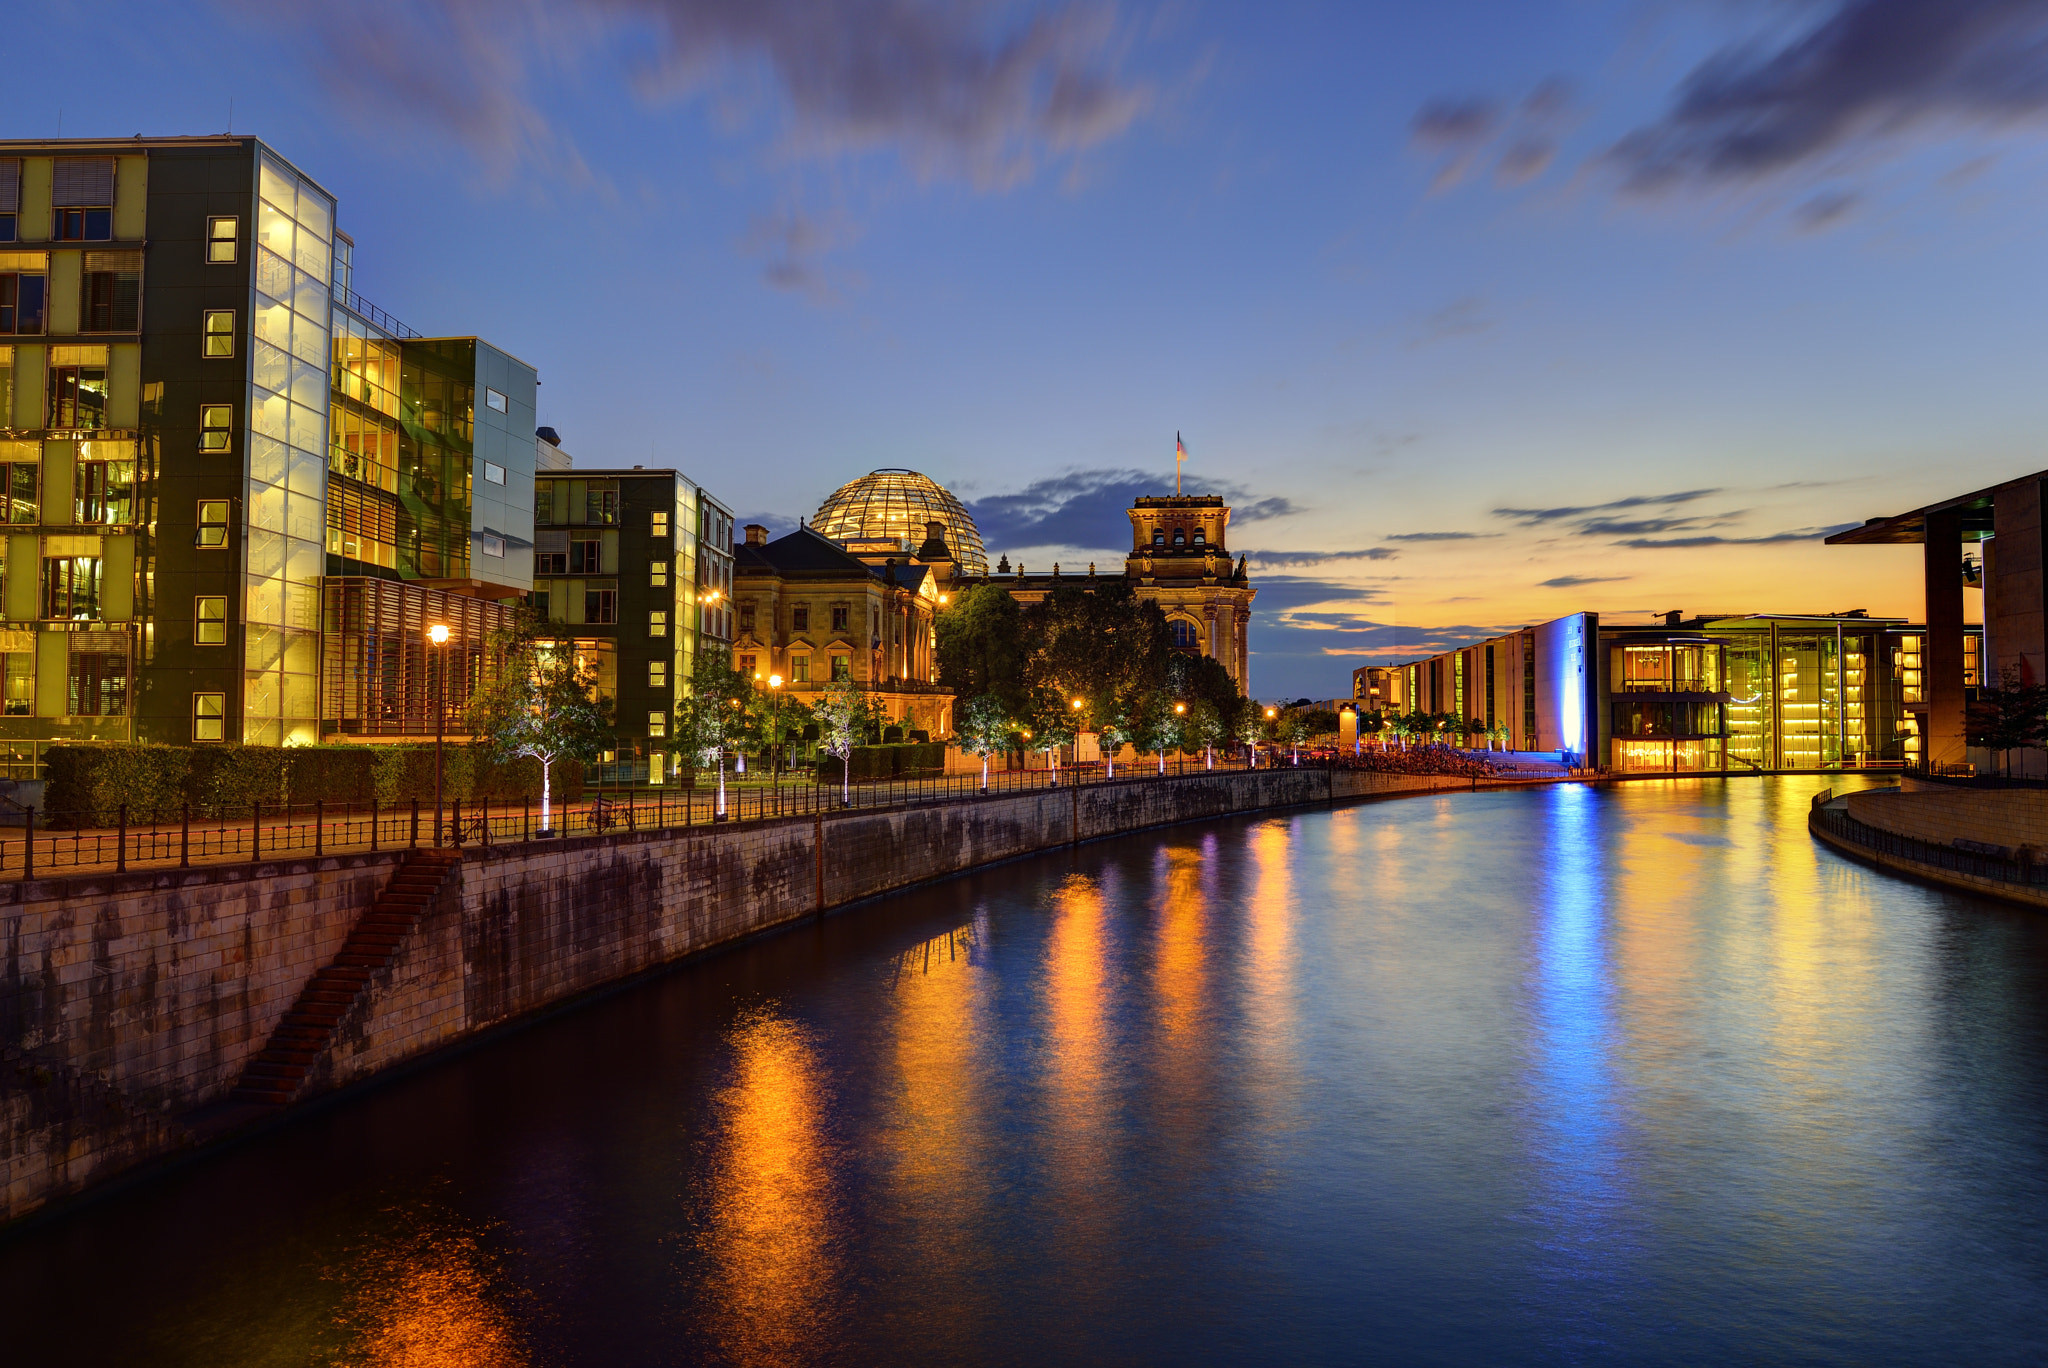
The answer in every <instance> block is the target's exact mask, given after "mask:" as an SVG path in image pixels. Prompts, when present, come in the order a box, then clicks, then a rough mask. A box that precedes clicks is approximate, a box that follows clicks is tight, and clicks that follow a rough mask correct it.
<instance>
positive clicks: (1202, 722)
mask: <svg viewBox="0 0 2048 1368" xmlns="http://www.w3.org/2000/svg"><path fill="white" fill-rule="evenodd" d="M1229 736H1230V733H1229V732H1227V731H1225V730H1224V727H1223V714H1222V712H1221V710H1219V709H1218V708H1217V706H1216V705H1215V704H1214V703H1212V702H1210V701H1209V700H1208V699H1206V698H1198V699H1196V700H1195V701H1194V702H1192V703H1190V704H1188V710H1187V711H1186V712H1185V713H1182V714H1181V716H1180V743H1181V747H1182V749H1186V748H1187V747H1189V746H1200V747H1201V748H1202V764H1203V768H1204V769H1215V768H1216V746H1217V744H1218V743H1219V742H1222V741H1226V740H1228V739H1229Z"/></svg>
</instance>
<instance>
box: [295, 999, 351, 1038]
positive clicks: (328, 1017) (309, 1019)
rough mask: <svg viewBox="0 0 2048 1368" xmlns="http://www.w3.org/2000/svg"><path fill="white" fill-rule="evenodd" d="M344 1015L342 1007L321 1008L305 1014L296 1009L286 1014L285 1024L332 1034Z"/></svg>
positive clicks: (315, 1008)
mask: <svg viewBox="0 0 2048 1368" xmlns="http://www.w3.org/2000/svg"><path fill="white" fill-rule="evenodd" d="M342 1014H343V1009H342V1008H340V1007H327V1006H321V1007H314V1008H312V1009H311V1010H309V1011H303V1012H302V1011H300V1010H299V1009H298V1008H296V1007H294V1008H292V1010H291V1011H289V1012H286V1013H285V1014H284V1024H285V1025H287V1026H311V1027H313V1028H315V1029H316V1030H319V1031H324V1032H327V1033H329V1034H332V1033H333V1030H334V1025H335V1023H336V1022H338V1021H340V1020H341V1018H342Z"/></svg>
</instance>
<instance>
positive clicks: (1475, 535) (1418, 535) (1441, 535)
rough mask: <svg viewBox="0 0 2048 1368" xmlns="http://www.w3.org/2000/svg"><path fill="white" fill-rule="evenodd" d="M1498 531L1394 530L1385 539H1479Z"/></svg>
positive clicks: (1492, 535)
mask: <svg viewBox="0 0 2048 1368" xmlns="http://www.w3.org/2000/svg"><path fill="white" fill-rule="evenodd" d="M1500 535H1501V534H1500V533H1498V532H1394V533H1390V534H1389V535H1388V536H1387V537H1386V538H1385V540H1387V541H1398V542H1445V541H1479V540H1481V539H1483V538H1486V537H1498V536H1500Z"/></svg>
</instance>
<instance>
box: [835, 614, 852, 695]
mask: <svg viewBox="0 0 2048 1368" xmlns="http://www.w3.org/2000/svg"><path fill="white" fill-rule="evenodd" d="M848 616H849V610H847V609H845V608H834V609H833V610H832V630H833V631H835V632H843V631H845V630H846V623H847V618H848ZM833 677H834V678H835V679H836V678H838V676H837V675H835V676H833Z"/></svg>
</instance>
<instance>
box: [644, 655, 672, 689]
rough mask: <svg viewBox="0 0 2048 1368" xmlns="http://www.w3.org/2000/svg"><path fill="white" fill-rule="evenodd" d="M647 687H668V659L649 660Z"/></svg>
mask: <svg viewBox="0 0 2048 1368" xmlns="http://www.w3.org/2000/svg"><path fill="white" fill-rule="evenodd" d="M647 687H648V688H650V689H666V688H667V687H668V662H667V661H666V660H650V661H648V662H647Z"/></svg>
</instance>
